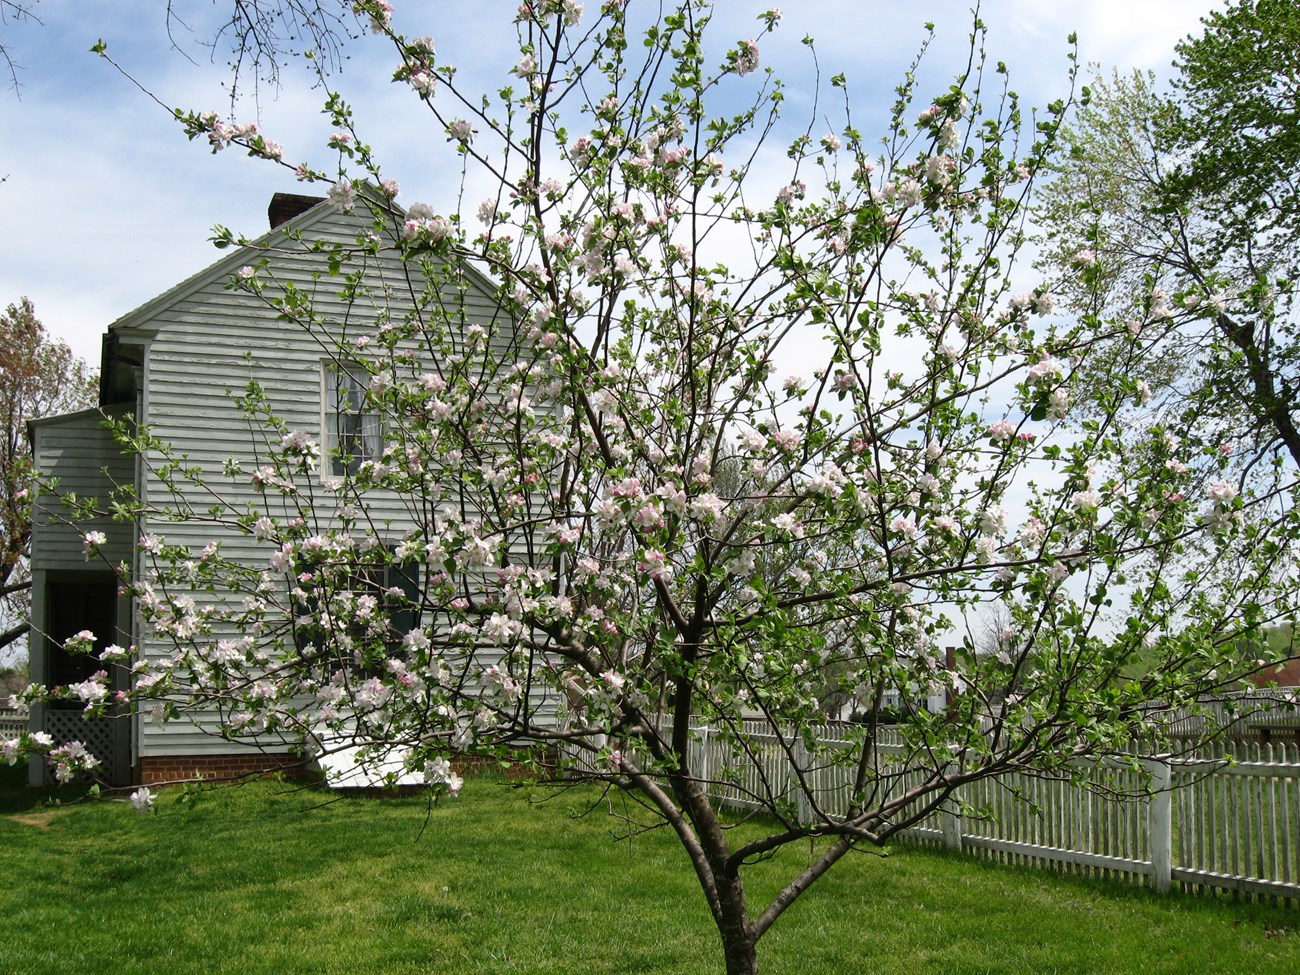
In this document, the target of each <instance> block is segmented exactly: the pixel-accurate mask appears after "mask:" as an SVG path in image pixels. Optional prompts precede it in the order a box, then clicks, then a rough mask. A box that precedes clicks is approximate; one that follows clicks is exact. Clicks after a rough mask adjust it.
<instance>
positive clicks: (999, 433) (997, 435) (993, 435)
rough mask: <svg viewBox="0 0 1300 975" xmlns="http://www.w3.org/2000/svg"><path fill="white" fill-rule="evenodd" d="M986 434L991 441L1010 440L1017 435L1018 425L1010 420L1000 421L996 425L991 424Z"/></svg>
mask: <svg viewBox="0 0 1300 975" xmlns="http://www.w3.org/2000/svg"><path fill="white" fill-rule="evenodd" d="M985 432H986V433H987V434H988V437H989V439H990V440H995V441H999V442H1000V441H1004V440H1010V439H1011V438H1012V437H1013V436H1014V435H1015V432H1016V425H1015V424H1014V423H1012V422H1011V421H1010V420H998V421H997V422H996V423H993V424H990V425H989V428H988V430H987V431H985Z"/></svg>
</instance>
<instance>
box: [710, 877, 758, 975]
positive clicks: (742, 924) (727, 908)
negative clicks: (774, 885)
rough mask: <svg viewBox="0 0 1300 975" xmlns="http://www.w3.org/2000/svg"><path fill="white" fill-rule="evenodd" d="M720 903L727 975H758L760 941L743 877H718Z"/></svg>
mask: <svg viewBox="0 0 1300 975" xmlns="http://www.w3.org/2000/svg"><path fill="white" fill-rule="evenodd" d="M717 884H718V900H719V902H720V907H721V916H720V917H718V918H717V921H718V933H719V934H720V935H721V936H722V954H723V957H724V958H725V959H726V961H727V975H758V953H757V951H756V948H757V944H758V939H757V937H755V934H754V929H753V925H751V924H750V923H749V909H748V908H747V907H746V905H745V888H744V885H743V884H742V883H741V880H740V877H739V876H738V875H737V876H733V877H722V876H720V877H718V878H717Z"/></svg>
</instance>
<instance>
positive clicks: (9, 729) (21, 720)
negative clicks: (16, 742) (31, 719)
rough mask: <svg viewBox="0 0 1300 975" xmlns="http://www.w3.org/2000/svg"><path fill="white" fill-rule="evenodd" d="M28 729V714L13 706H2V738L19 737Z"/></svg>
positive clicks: (0, 726) (0, 715) (0, 729)
mask: <svg viewBox="0 0 1300 975" xmlns="http://www.w3.org/2000/svg"><path fill="white" fill-rule="evenodd" d="M26 730H27V714H26V713H25V712H20V711H16V710H14V709H13V708H0V738H17V737H18V736H19V735H21V734H22V733H23V732H24V731H26Z"/></svg>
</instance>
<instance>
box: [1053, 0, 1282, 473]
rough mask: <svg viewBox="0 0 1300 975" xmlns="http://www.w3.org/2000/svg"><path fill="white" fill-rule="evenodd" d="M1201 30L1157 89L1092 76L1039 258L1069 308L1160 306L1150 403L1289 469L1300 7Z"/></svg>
mask: <svg viewBox="0 0 1300 975" xmlns="http://www.w3.org/2000/svg"><path fill="white" fill-rule="evenodd" d="M1203 23H1204V25H1205V30H1204V33H1203V34H1202V35H1201V36H1199V37H1191V38H1188V39H1187V40H1185V41H1184V42H1182V43H1181V44H1180V45H1179V46H1178V50H1177V55H1178V56H1177V59H1176V61H1175V67H1176V68H1177V70H1178V74H1177V76H1176V78H1175V80H1174V82H1173V84H1172V86H1171V88H1170V90H1169V92H1168V93H1162V92H1160V91H1158V90H1157V87H1156V85H1155V83H1154V81H1153V79H1152V78H1151V76H1143V75H1134V76H1131V77H1127V78H1126V77H1119V76H1115V77H1113V78H1111V79H1099V80H1098V83H1097V84H1096V86H1095V87H1094V89H1093V91H1092V102H1091V104H1090V105H1089V106H1088V107H1086V108H1085V109H1083V110H1082V111H1081V112H1080V113H1079V116H1078V118H1077V120H1076V122H1075V123H1074V126H1073V129H1072V131H1071V133H1070V135H1069V138H1070V140H1071V143H1072V152H1071V153H1070V155H1069V157H1068V159H1066V160H1064V161H1063V162H1062V165H1061V167H1060V169H1059V172H1058V174H1057V176H1056V179H1055V180H1054V182H1053V183H1052V185H1051V186H1050V187H1049V188H1048V189H1047V191H1046V193H1045V194H1044V196H1043V197H1042V205H1041V207H1040V216H1041V218H1042V220H1043V224H1044V238H1045V241H1046V242H1047V244H1048V251H1047V260H1048V262H1050V263H1051V265H1052V266H1054V267H1055V268H1057V269H1058V272H1059V273H1061V275H1062V277H1063V281H1064V282H1065V289H1064V291H1065V294H1066V295H1067V297H1068V298H1069V300H1070V302H1071V305H1072V307H1074V308H1075V309H1077V310H1078V311H1080V312H1083V313H1084V314H1094V315H1099V316H1100V315H1107V314H1124V315H1131V316H1134V318H1135V319H1136V320H1139V321H1140V320H1141V319H1142V316H1143V315H1144V314H1146V313H1149V311H1150V310H1151V309H1152V308H1155V309H1158V310H1159V311H1160V312H1161V314H1160V315H1159V316H1158V317H1157V327H1156V328H1155V329H1152V330H1149V331H1148V332H1146V333H1145V334H1144V337H1143V340H1142V341H1143V350H1142V355H1143V356H1144V357H1145V358H1149V359H1153V360H1155V361H1157V362H1159V363H1160V366H1161V368H1160V369H1159V370H1157V372H1156V373H1155V375H1154V376H1153V377H1151V380H1150V381H1151V386H1152V392H1153V395H1154V396H1156V397H1157V399H1156V405H1157V406H1158V405H1159V404H1160V403H1161V402H1162V400H1163V397H1161V396H1160V394H1161V393H1162V392H1168V393H1169V394H1170V396H1169V399H1168V400H1167V403H1166V405H1167V406H1168V408H1170V409H1183V408H1186V407H1187V405H1188V403H1189V401H1191V402H1194V403H1195V404H1196V408H1198V409H1201V410H1204V411H1207V412H1208V413H1210V414H1212V415H1216V416H1217V417H1218V418H1219V422H1220V427H1221V436H1222V439H1223V442H1224V444H1226V445H1228V446H1230V447H1235V448H1237V449H1239V450H1242V451H1243V453H1242V457H1241V460H1242V464H1241V466H1242V468H1243V469H1249V468H1252V467H1255V468H1256V469H1263V470H1267V469H1268V466H1269V465H1268V463H1267V461H1269V460H1270V459H1272V458H1273V457H1275V456H1276V454H1277V453H1278V452H1281V453H1282V454H1283V455H1284V456H1285V457H1286V458H1287V459H1288V461H1289V462H1290V465H1291V466H1292V467H1294V466H1295V465H1297V464H1300V431H1298V430H1297V427H1296V403H1297V397H1296V392H1297V389H1296V382H1297V374H1296V364H1297V355H1298V354H1300V348H1298V347H1297V336H1296V308H1295V288H1294V281H1295V278H1296V272H1297V256H1296V250H1295V247H1294V240H1295V236H1296V233H1297V230H1300V206H1298V205H1297V189H1296V180H1297V176H1298V175H1300V136H1298V135H1297V133H1298V132H1300V125H1298V123H1300V117H1298V115H1297V113H1298V112H1300V109H1298V108H1297V105H1300V102H1298V101H1297V85H1298V84H1300V82H1298V81H1297V79H1300V53H1298V52H1300V46H1298V45H1297V42H1300V12H1298V11H1297V8H1296V6H1295V5H1294V4H1292V3H1288V2H1284V0H1283V2H1274V0H1244V2H1238V3H1234V4H1232V5H1231V6H1229V7H1228V9H1226V10H1224V11H1221V12H1215V13H1212V14H1210V15H1208V16H1207V17H1205V18H1204V20H1203ZM1081 264H1086V265H1087V275H1086V277H1087V278H1088V280H1087V281H1085V282H1081V283H1080V284H1079V285H1078V286H1077V287H1071V286H1070V284H1069V282H1070V281H1071V280H1075V279H1078V277H1079V276H1078V274H1077V271H1078V270H1079V269H1080V266H1081ZM1243 421H1245V422H1243Z"/></svg>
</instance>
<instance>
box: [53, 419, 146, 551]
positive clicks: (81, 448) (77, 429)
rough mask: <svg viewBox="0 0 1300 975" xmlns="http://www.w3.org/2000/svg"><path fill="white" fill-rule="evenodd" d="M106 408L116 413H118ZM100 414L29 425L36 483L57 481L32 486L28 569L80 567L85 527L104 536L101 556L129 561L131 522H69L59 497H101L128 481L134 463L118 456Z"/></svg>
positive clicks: (118, 450)
mask: <svg viewBox="0 0 1300 975" xmlns="http://www.w3.org/2000/svg"><path fill="white" fill-rule="evenodd" d="M107 412H108V414H112V415H117V416H120V415H122V413H123V412H124V411H123V410H121V409H118V410H110V411H107ZM105 415H106V414H105V413H101V412H100V411H99V410H84V411H82V412H80V413H69V414H66V415H64V416H57V417H47V418H45V419H41V420H34V421H33V422H32V424H31V429H32V433H33V449H34V457H33V459H34V461H35V466H36V470H37V471H38V472H39V475H40V481H41V482H44V483H52V482H53V481H55V480H57V485H56V486H55V487H54V488H52V489H51V488H45V489H41V488H39V487H38V489H37V495H36V499H35V504H34V508H33V515H34V517H33V523H32V569H33V571H38V570H52V569H53V570H67V569H76V570H81V569H85V568H86V553H85V548H84V546H83V543H82V539H83V536H84V534H85V533H86V532H90V531H101V532H103V533H104V534H105V535H107V536H108V543H107V544H106V545H105V546H104V547H103V549H102V550H101V552H102V554H103V556H104V557H105V558H107V559H109V560H110V561H112V562H118V561H122V560H126V561H128V562H129V561H130V558H131V551H132V548H133V546H134V530H133V528H132V526H131V525H129V524H123V523H121V522H115V521H113V520H112V519H111V518H108V517H100V518H95V519H92V520H90V521H84V522H78V523H77V524H75V525H73V524H69V523H68V522H69V519H70V518H71V513H70V512H69V510H68V509H67V508H66V507H65V506H64V505H63V503H62V502H61V501H60V498H61V497H65V496H69V495H72V494H75V495H76V496H77V497H78V498H79V499H82V500H89V499H95V500H106V499H107V498H108V496H109V494H110V492H111V491H112V490H113V487H114V486H115V484H122V485H130V484H132V483H134V480H135V461H134V459H133V458H132V457H129V456H124V455H123V454H122V451H121V449H120V448H119V447H118V445H117V444H116V443H115V442H114V441H113V438H112V437H111V436H110V435H109V432H108V431H107V430H106V429H105V428H104V419H105ZM105 471H107V473H105Z"/></svg>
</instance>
